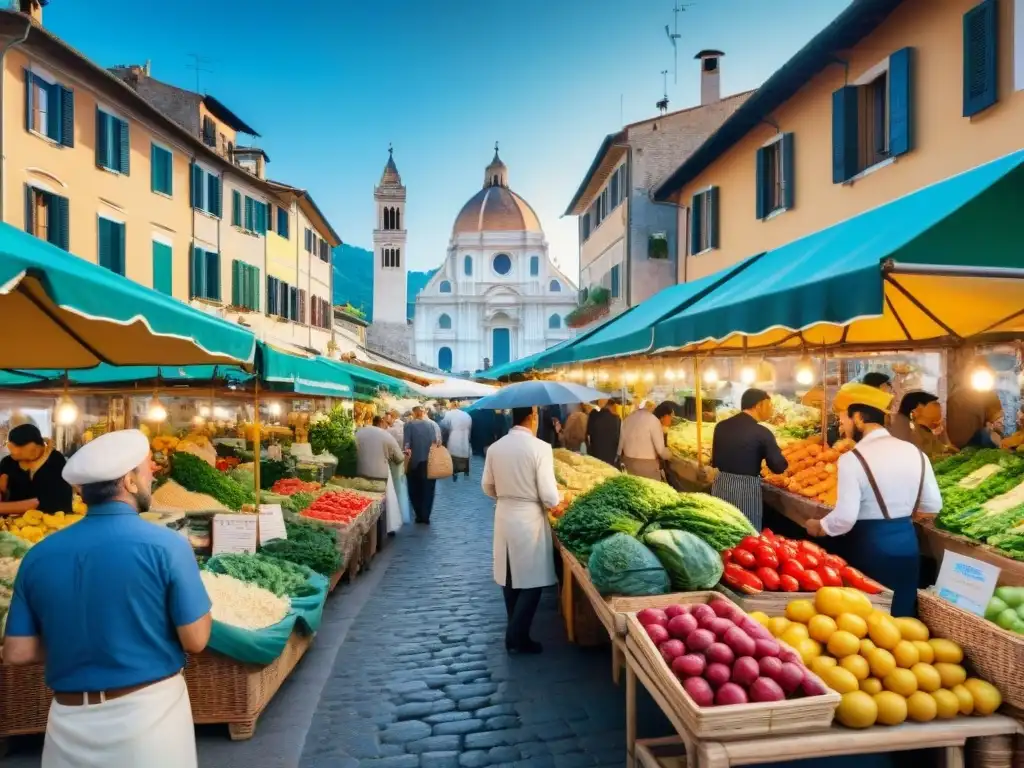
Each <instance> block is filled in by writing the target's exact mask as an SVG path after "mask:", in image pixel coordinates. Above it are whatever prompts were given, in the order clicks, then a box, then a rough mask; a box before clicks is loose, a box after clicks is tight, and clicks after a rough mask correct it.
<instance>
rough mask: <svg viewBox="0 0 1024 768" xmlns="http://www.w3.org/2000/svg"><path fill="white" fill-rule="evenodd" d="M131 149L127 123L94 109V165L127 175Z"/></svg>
mask: <svg viewBox="0 0 1024 768" xmlns="http://www.w3.org/2000/svg"><path fill="white" fill-rule="evenodd" d="M130 155H131V147H130V142H129V138H128V123H126V122H125V121H124V120H121V119H120V118H117V117H114V116H113V115H108V114H107V113H106V112H104V111H103V110H102V109H99V108H97V109H96V165H98V166H100V167H101V168H106V169H107V170H110V171H116V172H117V173H123V174H124V175H125V176H127V175H128V164H129V157H130Z"/></svg>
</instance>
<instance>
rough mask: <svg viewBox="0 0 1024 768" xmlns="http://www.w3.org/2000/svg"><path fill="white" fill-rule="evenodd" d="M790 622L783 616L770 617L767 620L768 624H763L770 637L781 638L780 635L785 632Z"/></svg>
mask: <svg viewBox="0 0 1024 768" xmlns="http://www.w3.org/2000/svg"><path fill="white" fill-rule="evenodd" d="M790 624H792V622H791V621H790V620H789V619H787V618H786V617H785V616H772V617H771V618H770V619H768V623H767V624H765V627H767V629H768V631H769V632H771V633H772V637H781V636H782V633H783V632H785V631H786V630H787V629H788V628H789V625H790Z"/></svg>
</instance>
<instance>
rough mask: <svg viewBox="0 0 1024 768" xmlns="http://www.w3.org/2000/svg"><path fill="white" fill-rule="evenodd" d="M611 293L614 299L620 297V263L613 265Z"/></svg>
mask: <svg viewBox="0 0 1024 768" xmlns="http://www.w3.org/2000/svg"><path fill="white" fill-rule="evenodd" d="M611 294H612V298H613V299H617V298H619V265H618V264H616V265H615V266H614V267H612V274H611Z"/></svg>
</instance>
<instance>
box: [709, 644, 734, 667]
mask: <svg viewBox="0 0 1024 768" xmlns="http://www.w3.org/2000/svg"><path fill="white" fill-rule="evenodd" d="M704 655H705V656H707V657H708V661H711V662H716V663H718V664H727V665H729V666H730V667H731V666H732V663H733V661H735V660H736V654H735V653H733V652H732V648H730V647H729V646H728V645H726V644H725V643H712V644H711V645H709V646H708V649H707V650H706V651H704Z"/></svg>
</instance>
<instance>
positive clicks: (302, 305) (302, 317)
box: [298, 288, 316, 323]
mask: <svg viewBox="0 0 1024 768" xmlns="http://www.w3.org/2000/svg"><path fill="white" fill-rule="evenodd" d="M313 309H314V310H315V309H316V305H315V304H314V305H313ZM298 320H299V322H300V323H305V322H306V292H305V291H304V290H303V289H301V288H300V289H299V318H298Z"/></svg>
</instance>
